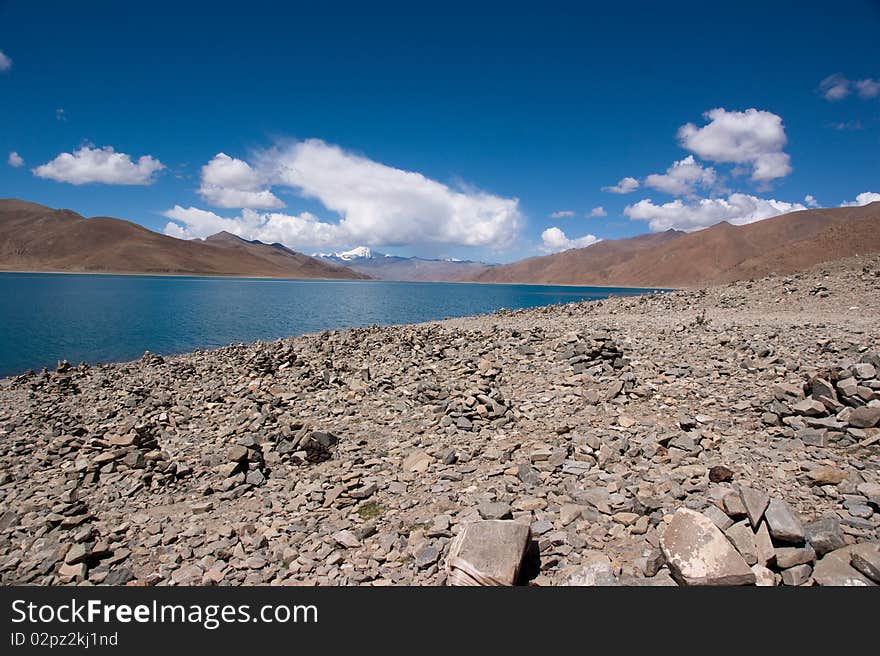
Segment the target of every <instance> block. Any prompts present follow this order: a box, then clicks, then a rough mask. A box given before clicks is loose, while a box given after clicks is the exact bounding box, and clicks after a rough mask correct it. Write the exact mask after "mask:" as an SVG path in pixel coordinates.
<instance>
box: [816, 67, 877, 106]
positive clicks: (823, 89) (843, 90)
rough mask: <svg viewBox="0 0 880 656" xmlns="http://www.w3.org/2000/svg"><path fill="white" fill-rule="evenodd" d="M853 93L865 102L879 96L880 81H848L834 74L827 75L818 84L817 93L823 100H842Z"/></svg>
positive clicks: (869, 79)
mask: <svg viewBox="0 0 880 656" xmlns="http://www.w3.org/2000/svg"><path fill="white" fill-rule="evenodd" d="M853 91H855V92H856V93H857V94H858V96H859V98H863V99H865V100H867V99H868V98H876V97H877V96H880V80H874V79H872V78H865V79H864V80H850V79H847V78H846V77H844V76H843V75H841V74H840V73H835V74H834V75H829V76H828V77H826V78H825V79H824V80H822V81H821V82H820V83H819V93H821V94H822V97H823V98H825V100H830V101H832V102H833V101H835V100H843V99H844V98H846V97H847V96H849V95H850V94H851V93H853Z"/></svg>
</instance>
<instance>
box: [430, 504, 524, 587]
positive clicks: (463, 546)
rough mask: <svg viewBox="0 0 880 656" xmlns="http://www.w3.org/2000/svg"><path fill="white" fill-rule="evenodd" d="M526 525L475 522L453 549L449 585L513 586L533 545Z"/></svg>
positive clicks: (448, 567) (465, 528)
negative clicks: (526, 553) (528, 549)
mask: <svg viewBox="0 0 880 656" xmlns="http://www.w3.org/2000/svg"><path fill="white" fill-rule="evenodd" d="M529 535H530V530H529V527H528V526H526V525H525V524H521V523H519V522H515V521H509V520H485V521H481V522H471V523H468V524H465V525H464V526H462V528H461V532H460V533H459V534H458V536H457V537H456V538H455V540H453V542H452V544H451V545H450V547H449V554H448V556H447V560H446V571H447V579H446V580H447V584H448V585H513V584H514V583H516V580H517V577H518V575H519V570H520V566H521V564H522V560H523V556H524V555H525V552H526V547H527V546H528V543H529Z"/></svg>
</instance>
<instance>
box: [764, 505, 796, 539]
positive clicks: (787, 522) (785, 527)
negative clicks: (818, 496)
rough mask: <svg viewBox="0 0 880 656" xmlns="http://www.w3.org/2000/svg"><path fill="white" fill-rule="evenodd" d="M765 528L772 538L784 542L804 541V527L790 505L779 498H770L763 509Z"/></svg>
mask: <svg viewBox="0 0 880 656" xmlns="http://www.w3.org/2000/svg"><path fill="white" fill-rule="evenodd" d="M764 519H765V520H766V521H767V529H768V530H769V531H770V535H771V536H772V537H773V539H774V540H778V541H779V542H784V543H786V544H800V543H802V542H803V541H804V527H803V525H802V524H801V520H800V519H798V516H797V515H796V514H795V513H794V511H793V510H792V509H791V507H790V506H789V505H788V504H787V503H785V502H784V501H780V500H779V499H771V500H770V503H769V504H768V505H767V510H766V511H764Z"/></svg>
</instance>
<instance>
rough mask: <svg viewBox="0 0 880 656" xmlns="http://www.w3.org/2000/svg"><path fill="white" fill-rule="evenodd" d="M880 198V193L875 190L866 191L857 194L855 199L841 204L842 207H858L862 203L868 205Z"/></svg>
mask: <svg viewBox="0 0 880 656" xmlns="http://www.w3.org/2000/svg"><path fill="white" fill-rule="evenodd" d="M878 200H880V194H878V193H877V192H875V191H864V192H862V193H860V194H859V195H858V196H856V199H855V200H850V201H844V202H842V203H841V204H840V206H841V207H858V206H860V205H867V204H868V203H873V202H875V201H878Z"/></svg>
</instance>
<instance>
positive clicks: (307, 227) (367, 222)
mask: <svg viewBox="0 0 880 656" xmlns="http://www.w3.org/2000/svg"><path fill="white" fill-rule="evenodd" d="M254 168H255V169H256V170H257V171H259V172H260V179H261V180H266V181H267V183H271V184H274V185H276V186H284V187H289V188H292V189H295V190H297V191H298V192H299V193H300V194H302V195H303V196H305V197H308V198H314V199H317V200H318V201H320V202H321V204H322V205H324V207H326V208H327V209H328V210H330V211H333V212H335V213H337V214H338V215H339V216H340V219H339V221H338V222H327V221H321V220H319V219H317V218H316V217H315V216H314V215H312V214H309V213H303V214H299V215H289V214H282V213H258V212H254V211H252V210H248V209H245V210H244V211H243V212H242V213H241V215H240V216H238V217H235V218H224V217H220V216H218V215H216V214H214V213H213V212H207V211H205V210H201V209H198V208H193V207H190V208H182V207H179V206H175V207H174V208H173V209H171V210H169V211H168V212H166V213H165V216H167V217H168V218H170V219H172V220H173V221H176V222H177V223H176V224H174V223H172V224H169V226H166V228H165V231H166V233H167V234H172V235H174V236H185V237H204V236H207V235H209V234H211V233H213V232H217V231H219V230H227V231H229V232H232V233H234V234H237V235H240V236H242V237H246V238H249V239H259V240H261V241H277V242H281V243H283V244H285V245H287V246H290V247H292V248H303V247H307V246H315V247H321V248H326V247H341V246H350V245H351V244H353V243H357V244H362V245H365V246H400V245H412V244H454V245H460V246H488V247H492V248H497V249H500V248H504V247H506V246H508V245H509V244H510V243H512V242H513V240H514V239H515V238H516V236H517V234H518V231H519V228H520V226H521V224H522V215H521V214H520V210H519V201H518V200H517V199H516V198H503V197H500V196H495V195H492V194H489V193H486V192H482V191H477V190H473V189H461V190H457V189H452V188H450V187H448V186H447V185H445V184H442V183H440V182H437V181H435V180H431V179H429V178H427V177H425V176H424V175H422V174H420V173H415V172H411V171H404V170H401V169H396V168H393V167H390V166H387V165H385V164H380V163H379V162H374V161H372V160H370V159H367V158H366V157H363V156H361V155H356V154H353V153H350V152H347V151H345V150H343V149H341V148H339V147H338V146H333V145H330V144H326V143H324V142H323V141H320V140H317V139H310V140H308V141H302V142H297V143H294V144H292V145H289V146H285V147H281V148H276V149H273V150H270V151H267V152H265V153H262V154H261V155H260V156H259V157H258V158H257V162H256V166H255V167H254ZM226 172H227V173H228V171H226ZM238 172H239V174H241V175H242V177H245V173H246V172H245V170H244V169H243V168H242V167H238ZM222 179H223V178H217V179H215V181H221V180H222ZM232 179H233V180H236V181H237V182H240V180H239V179H238V178H236V177H235V176H232ZM179 224H182V225H179Z"/></svg>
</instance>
